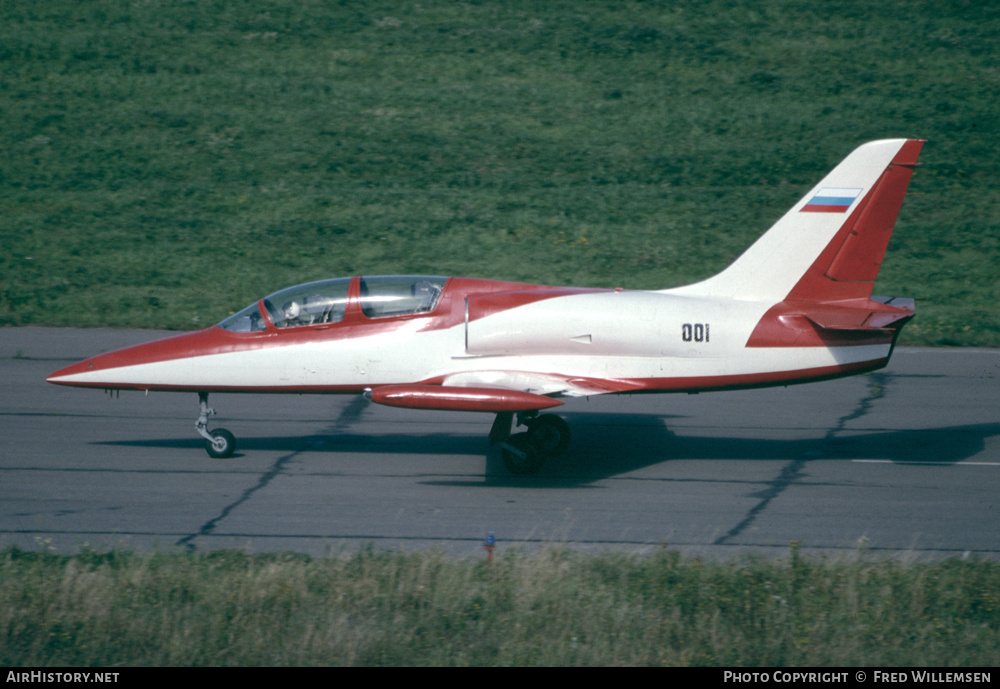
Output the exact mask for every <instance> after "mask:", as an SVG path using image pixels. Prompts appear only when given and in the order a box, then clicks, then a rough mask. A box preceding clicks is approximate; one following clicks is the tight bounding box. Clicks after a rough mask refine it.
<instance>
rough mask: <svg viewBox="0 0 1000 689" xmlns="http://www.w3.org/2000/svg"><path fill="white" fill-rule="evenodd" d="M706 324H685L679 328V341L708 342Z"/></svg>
mask: <svg viewBox="0 0 1000 689" xmlns="http://www.w3.org/2000/svg"><path fill="white" fill-rule="evenodd" d="M708 338H709V330H708V323H685V324H684V325H682V326H681V339H682V340H684V341H685V342H708V341H709V340H708Z"/></svg>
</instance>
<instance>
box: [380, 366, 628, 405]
mask: <svg viewBox="0 0 1000 689" xmlns="http://www.w3.org/2000/svg"><path fill="white" fill-rule="evenodd" d="M641 387H642V386H641V385H639V384H636V383H631V382H628V381H620V380H604V379H597V378H581V377H572V378H571V377H565V376H558V375H551V374H543V373H530V372H523V371H469V372H463V373H456V374H453V375H450V376H446V377H444V378H442V379H441V380H440V381H430V382H424V383H413V384H409V383H407V384H400V385H380V386H378V387H374V388H372V389H371V390H370V391H368V392H366V393H365V396H366V397H367V398H368V399H369V400H371V401H372V402H375V403H377V404H385V405H388V406H392V407H406V408H409V409H441V410H451V411H485V412H505V411H506V412H518V411H530V410H537V409H547V408H549V407H558V406H560V405H562V402H561V401H559V400H558V399H554V398H555V397H559V396H567V397H587V396H590V395H604V394H608V393H614V392H628V391H630V390H637V389H640V388H641Z"/></svg>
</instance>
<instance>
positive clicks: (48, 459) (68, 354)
mask: <svg viewBox="0 0 1000 689" xmlns="http://www.w3.org/2000/svg"><path fill="white" fill-rule="evenodd" d="M165 334H167V333H159V332H152V331H117V330H74V329H56V328H2V329H0V385H2V388H0V389H2V395H0V424H2V434H0V548H2V547H7V546H11V545H17V546H19V547H21V548H25V549H33V550H41V549H48V550H54V551H58V552H75V551H76V550H78V549H80V548H81V547H91V548H97V549H104V548H109V547H115V546H123V547H129V548H136V549H159V550H174V549H181V548H192V549H197V550H207V549H216V548H242V549H246V550H248V551H276V550H290V551H299V552H306V553H310V554H313V555H322V554H325V553H331V552H338V551H340V550H342V549H352V548H356V547H359V546H361V545H367V544H370V545H372V546H374V547H376V548H383V547H384V548H402V549H417V548H439V549H443V550H445V551H447V552H450V553H456V554H468V555H476V554H482V552H483V551H482V543H483V539H484V538H485V536H486V534H487V533H489V532H492V533H494V534H495V535H496V539H497V544H498V547H500V548H505V547H511V546H518V547H525V548H533V547H535V546H537V545H539V544H567V545H570V546H572V547H576V548H587V549H606V548H618V549H627V550H634V551H639V552H644V551H649V550H652V549H656V548H661V547H667V548H670V549H677V550H680V551H682V552H686V553H690V554H697V555H704V556H716V555H719V556H741V555H757V554H760V555H771V554H782V553H787V552H788V549H789V547H790V544H791V543H793V542H797V543H798V544H800V545H799V547H801V548H802V549H803V551H807V552H823V553H829V554H831V555H833V554H836V555H840V554H848V555H850V554H854V553H858V552H866V553H875V554H889V555H891V556H893V557H913V558H923V557H942V556H957V557H989V558H996V557H998V556H1000V500H998V497H997V495H998V491H997V488H998V486H1000V350H986V349H907V348H901V349H899V350H897V351H896V353H895V355H894V357H893V359H892V361H891V362H890V364H889V366H888V367H887V368H886V369H884V370H882V371H878V372H876V373H872V374H869V375H865V376H857V377H853V378H845V379H841V380H836V381H829V382H825V383H816V384H809V385H800V386H791V387H788V388H773V389H766V390H752V391H741V392H719V393H706V394H701V395H637V396H606V397H594V398H590V399H581V400H571V401H569V402H568V403H567V404H566V405H565V406H564V407H560V408H559V409H558V410H556V411H558V412H559V413H560V414H561V415H562V416H563V417H564V418H565V419H566V420H567V421H568V422H569V423H570V426H571V428H572V429H573V434H574V436H573V445H572V447H571V448H570V451H569V453H568V454H567V455H566V456H564V457H561V458H558V459H554V460H550V461H549V463H547V464H546V466H545V468H544V469H543V470H542V472H541V473H540V474H539V475H537V476H532V477H514V476H510V475H509V474H508V473H507V471H506V469H505V468H504V466H503V464H502V462H501V461H500V458H499V456H498V455H497V454H496V452H495V451H494V450H490V449H489V447H488V442H487V440H486V435H487V433H488V432H489V428H490V423H491V421H492V418H491V417H490V416H489V415H486V414H474V413H459V412H440V413H439V412H428V411H410V410H403V409H392V408H387V407H380V406H378V405H373V404H370V403H368V402H366V401H365V400H364V399H363V398H361V397H354V396H350V397H341V396H284V395H275V396H271V395H221V394H219V395H212V398H211V400H210V402H211V405H212V406H213V407H215V408H216V409H217V410H218V412H219V415H218V416H217V417H215V418H213V419H212V420H211V423H210V427H211V428H217V427H225V428H228V429H229V430H231V431H232V432H233V433H234V434H235V435H236V437H237V442H238V449H237V452H236V454H235V455H234V456H233V457H232V458H230V459H226V460H214V459H211V458H209V457H208V455H207V454H206V453H205V451H204V449H203V441H202V440H201V439H200V438H199V437H198V436H197V435H196V433H195V429H194V422H195V419H196V417H197V413H198V404H197V397H196V396H195V395H193V394H171V393H150V394H149V395H144V394H143V393H136V392H122V393H121V395H120V397H118V396H115V397H109V396H108V395H106V394H104V393H102V392H101V391H99V390H81V389H72V388H64V387H59V386H53V385H49V384H47V383H46V382H45V377H46V376H47V375H48V374H49V373H51V372H53V371H55V370H56V369H58V368H61V367H63V366H65V365H67V364H69V363H71V362H73V361H76V360H79V359H82V358H85V357H88V356H92V355H94V354H97V353H99V352H102V351H109V350H111V349H115V348H117V347H121V346H125V345H127V344H133V343H137V342H144V341H148V340H151V339H155V338H156V337H158V336H161V335H165Z"/></svg>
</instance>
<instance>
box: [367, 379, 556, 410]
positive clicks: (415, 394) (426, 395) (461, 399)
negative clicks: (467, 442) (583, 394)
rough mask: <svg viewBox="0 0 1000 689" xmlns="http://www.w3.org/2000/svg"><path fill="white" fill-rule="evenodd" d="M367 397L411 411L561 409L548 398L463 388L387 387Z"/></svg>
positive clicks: (504, 390)
mask: <svg viewBox="0 0 1000 689" xmlns="http://www.w3.org/2000/svg"><path fill="white" fill-rule="evenodd" d="M365 396H366V397H367V398H368V399H370V400H371V401H372V402H375V403H377V404H384V405H387V406H390V407H406V408H407V409H438V410H445V411H486V412H503V411H508V412H518V411H531V410H535V409H547V408H549V407H558V406H560V405H561V404H562V402H560V401H559V400H554V399H552V398H551V397H546V396H545V395H536V394H534V393H532V392H522V391H521V390H506V389H503V388H460V387H445V386H441V385H383V386H380V387H377V388H373V389H372V390H371V391H370V392H367V393H365Z"/></svg>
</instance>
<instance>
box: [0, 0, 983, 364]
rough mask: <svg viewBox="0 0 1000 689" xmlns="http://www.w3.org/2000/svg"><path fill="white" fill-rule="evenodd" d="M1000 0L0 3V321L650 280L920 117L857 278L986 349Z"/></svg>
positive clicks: (731, 237)
mask: <svg viewBox="0 0 1000 689" xmlns="http://www.w3.org/2000/svg"><path fill="white" fill-rule="evenodd" d="M997 44H1000V6H996V5H991V4H989V3H981V2H971V1H970V2H952V3H945V4H942V3H939V2H930V1H929V0H927V1H921V0H916V1H912V2H911V1H906V2H903V1H900V2H880V3H871V2H867V1H866V2H860V1H857V2H844V3H837V4H836V5H829V4H826V3H819V4H813V5H805V6H804V5H802V3H798V2H791V0H764V1H762V2H760V3H754V4H753V5H752V6H750V7H741V6H739V4H738V3H737V4H733V3H729V2H723V1H722V0H708V1H699V2H669V3H666V2H664V3H656V2H652V3H650V2H642V3H640V2H626V3H618V2H615V3H611V2H587V3H578V2H570V1H568V0H567V1H565V2H551V3H541V4H539V3H533V2H517V1H514V2H485V1H484V2H469V3H454V2H445V1H443V0H430V1H429V2H421V3H401V2H391V1H389V0H383V1H382V2H368V1H365V2H360V1H359V2H350V1H346V2H340V3H333V2H319V1H318V0H316V1H308V0H304V1H303V0H300V1H298V2H285V1H279V0H252V1H251V0H245V1H243V2H238V1H231V2H221V1H218V2H211V1H202V0H197V1H191V2H156V1H151V0H132V1H131V2H129V1H124V2H122V1H119V0H87V1H84V2H78V1H77V0H53V1H51V2H45V3H36V2H27V1H25V0H15V1H14V2H8V3H4V4H3V6H2V7H0V147H2V150H3V151H4V154H3V159H2V160H3V163H2V165H0V208H2V213H3V215H2V217H3V224H2V226H0V242H2V245H0V249H2V251H0V324H12V325H27V324H35V325H39V324H41V325H74V326H115V327H165V328H171V329H190V328H194V327H200V326H205V325H208V324H211V323H214V322H217V321H219V320H221V319H222V318H223V317H225V316H227V315H228V314H229V313H231V312H233V311H235V310H236V309H239V308H241V307H243V306H245V305H246V304H248V303H250V302H251V301H252V300H253V299H255V298H257V297H259V296H262V295H263V294H265V293H268V292H271V291H274V290H277V289H279V288H282V287H285V286H288V285H291V284H296V283H299V282H305V281H308V280H313V279H320V278H326V277H336V276H342V275H351V274H356V273H369V274H377V273H413V272H428V273H432V274H457V275H468V276H476V277H494V278H499V279H513V280H525V281H531V282H541V283H548V284H579V285H591V286H617V285H621V286H626V287H632V288H660V287H668V286H672V285H677V284H683V283H686V282H690V281H694V280H697V279H700V278H703V277H707V276H708V275H710V274H712V273H714V272H716V271H718V270H720V269H721V268H722V267H724V266H725V265H726V264H728V263H729V262H730V261H731V260H732V259H733V258H735V257H736V256H737V255H738V254H739V253H740V252H741V251H742V250H743V249H745V248H746V247H747V246H748V245H749V244H750V243H751V242H752V241H753V239H755V238H756V237H757V236H758V235H759V234H760V233H761V232H762V231H763V230H764V229H766V228H767V227H768V226H769V225H770V224H771V223H772V222H773V221H774V220H776V219H777V218H778V217H779V216H780V215H781V214H782V213H783V212H784V211H785V210H786V209H787V208H788V207H789V206H790V205H791V204H792V203H794V201H796V200H797V199H798V198H799V197H800V196H801V195H802V194H803V193H804V192H805V191H806V190H807V189H808V188H809V187H810V186H811V185H812V184H814V183H815V182H816V181H817V180H818V179H819V178H820V177H821V176H822V175H823V174H824V173H825V172H826V171H827V170H828V169H830V168H831V167H832V166H833V165H835V164H836V163H837V162H838V161H839V160H840V159H841V158H843V157H844V156H845V155H846V154H847V153H848V152H850V150H852V149H853V148H854V147H855V146H857V145H858V144H860V143H862V142H864V141H867V140H871V139H875V138H883V137H897V136H908V137H921V138H926V139H928V140H929V143H928V144H927V146H926V147H925V149H924V154H923V156H922V162H923V163H924V166H923V167H921V168H919V169H918V171H917V173H916V175H915V176H914V180H913V183H912V185H911V192H912V195H911V196H910V197H909V198H908V199H907V201H906V202H905V203H904V206H903V211H902V214H901V217H900V221H899V223H898V225H897V232H896V235H895V236H894V238H893V242H892V244H891V245H890V249H889V254H888V256H887V258H886V261H885V263H884V268H883V271H882V274H881V276H880V279H879V284H878V285H877V287H876V292H877V293H880V294H891V295H898V296H910V297H914V298H916V299H917V301H918V318H917V319H915V320H914V322H913V323H912V324H911V325H909V326H908V327H907V329H906V330H904V334H903V338H904V340H903V342H904V344H960V345H986V346H998V345H1000V311H998V309H997V308H996V304H997V303H998V301H1000V289H998V287H997V280H996V268H995V265H996V262H997V258H998V253H1000V252H998V246H997V243H998V224H1000V222H998V220H1000V184H998V181H1000V180H998V176H1000V173H998V167H997V165H996V161H997V160H1000V131H998V120H1000V111H998V110H997V108H996V96H995V94H996V93H997V91H998V89H1000V63H998V58H997V55H998V53H997V52H996V49H995V46H996V45H997Z"/></svg>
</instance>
